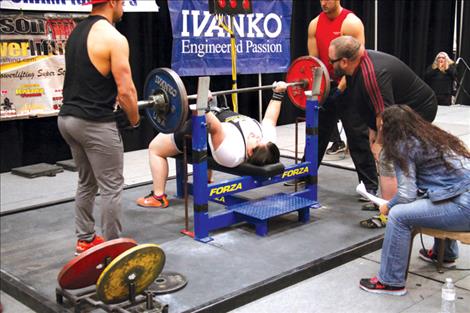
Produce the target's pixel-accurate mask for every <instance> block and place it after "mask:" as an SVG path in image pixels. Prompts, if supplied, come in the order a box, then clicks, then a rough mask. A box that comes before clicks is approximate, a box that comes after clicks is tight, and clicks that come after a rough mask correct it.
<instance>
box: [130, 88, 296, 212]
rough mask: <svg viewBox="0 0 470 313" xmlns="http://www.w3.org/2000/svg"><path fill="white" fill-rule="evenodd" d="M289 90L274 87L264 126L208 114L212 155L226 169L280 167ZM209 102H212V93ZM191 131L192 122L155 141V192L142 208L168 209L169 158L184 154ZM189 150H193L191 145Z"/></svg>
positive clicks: (152, 163) (139, 201)
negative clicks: (280, 124)
mask: <svg viewBox="0 0 470 313" xmlns="http://www.w3.org/2000/svg"><path fill="white" fill-rule="evenodd" d="M286 88H287V86H286V83H285V82H277V83H275V84H274V88H273V96H272V99H271V101H270V102H269V105H268V107H267V109H266V113H265V114H264V118H263V121H262V122H261V124H260V123H258V121H256V120H255V119H252V118H251V117H248V116H245V115H241V114H238V113H235V112H233V111H230V110H229V109H228V108H222V109H218V110H208V112H207V113H206V121H207V131H208V133H209V137H208V143H209V144H208V153H209V155H211V156H212V157H213V158H214V160H215V161H216V162H217V163H218V164H220V165H222V166H225V167H236V166H238V165H240V164H241V163H243V162H249V163H251V164H254V165H258V166H263V165H268V164H273V163H278V162H279V149H278V147H277V146H276V144H275V142H276V124H277V120H278V117H279V112H280V110H281V103H282V99H283V98H284V94H285V91H286ZM209 99H211V95H210V93H209ZM191 131H192V125H191V119H189V120H187V121H186V122H185V124H184V125H183V127H182V128H181V129H180V130H179V131H177V132H175V133H173V134H163V133H159V134H158V135H157V136H156V137H155V138H154V139H153V140H152V142H151V143H150V145H149V161H150V170H151V172H152V179H153V190H152V192H151V193H150V194H149V195H147V196H145V197H142V198H139V199H137V204H138V205H139V206H143V207H163V208H166V207H167V206H168V199H167V196H166V194H165V186H166V180H167V177H168V161H167V158H168V157H172V156H175V155H178V154H181V153H182V152H183V147H184V144H185V139H184V136H185V135H187V134H191ZM187 149H188V151H191V150H192V147H191V145H190V141H189V146H188V147H187Z"/></svg>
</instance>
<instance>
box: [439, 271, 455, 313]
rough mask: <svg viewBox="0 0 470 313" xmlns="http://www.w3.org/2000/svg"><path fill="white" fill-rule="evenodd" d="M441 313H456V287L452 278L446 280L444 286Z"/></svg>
mask: <svg viewBox="0 0 470 313" xmlns="http://www.w3.org/2000/svg"><path fill="white" fill-rule="evenodd" d="M441 313H455V286H454V283H453V282H452V278H446V282H445V283H444V285H443V286H442V302H441Z"/></svg>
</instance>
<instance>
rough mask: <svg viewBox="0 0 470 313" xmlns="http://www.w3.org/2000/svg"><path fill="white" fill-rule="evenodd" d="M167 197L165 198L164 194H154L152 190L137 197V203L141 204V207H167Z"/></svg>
mask: <svg viewBox="0 0 470 313" xmlns="http://www.w3.org/2000/svg"><path fill="white" fill-rule="evenodd" d="M168 204H169V202H168V199H167V198H166V194H163V195H161V196H156V195H154V194H153V191H152V192H151V193H150V194H149V195H147V196H145V197H143V198H139V199H137V205H139V206H143V207H150V208H166V207H168Z"/></svg>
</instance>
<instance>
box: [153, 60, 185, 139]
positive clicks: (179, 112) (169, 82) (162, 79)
mask: <svg viewBox="0 0 470 313" xmlns="http://www.w3.org/2000/svg"><path fill="white" fill-rule="evenodd" d="M155 94H163V95H164V98H165V99H166V100H167V101H168V103H167V104H166V105H162V104H160V105H154V106H152V107H147V108H146V109H145V110H146V112H147V116H148V117H149V119H150V121H151V122H152V124H153V126H154V127H155V128H156V129H157V130H158V131H159V132H162V133H165V134H169V133H174V132H175V131H176V130H178V129H179V128H180V127H181V126H182V125H183V123H184V122H185V121H186V118H187V116H188V97H187V94H186V88H185V87H184V84H183V81H182V80H181V78H180V77H179V76H178V74H177V73H176V72H175V71H173V70H172V69H169V68H157V69H154V70H153V71H151V72H150V74H148V75H147V78H146V80H145V85H144V98H145V99H148V100H150V97H151V96H152V95H155Z"/></svg>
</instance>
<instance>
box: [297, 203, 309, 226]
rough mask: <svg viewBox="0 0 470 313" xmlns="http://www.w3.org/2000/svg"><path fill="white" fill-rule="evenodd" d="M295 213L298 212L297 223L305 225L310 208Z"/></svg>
mask: <svg viewBox="0 0 470 313" xmlns="http://www.w3.org/2000/svg"><path fill="white" fill-rule="evenodd" d="M297 212H299V222H302V223H307V222H308V221H310V208H309V207H307V208H303V209H300V210H297Z"/></svg>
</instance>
